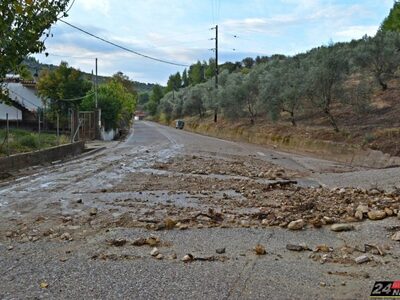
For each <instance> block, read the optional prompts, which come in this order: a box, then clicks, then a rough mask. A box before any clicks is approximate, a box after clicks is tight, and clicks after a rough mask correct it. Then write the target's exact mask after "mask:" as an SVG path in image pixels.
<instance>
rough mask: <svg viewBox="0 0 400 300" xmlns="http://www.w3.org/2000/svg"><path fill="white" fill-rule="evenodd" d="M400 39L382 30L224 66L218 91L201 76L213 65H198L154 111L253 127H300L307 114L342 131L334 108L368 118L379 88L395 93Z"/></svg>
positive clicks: (194, 66) (152, 110)
mask: <svg viewBox="0 0 400 300" xmlns="http://www.w3.org/2000/svg"><path fill="white" fill-rule="evenodd" d="M399 39H400V33H397V32H390V31H389V32H385V31H380V32H378V34H377V35H376V36H375V37H364V38H363V39H361V40H354V41H351V42H349V43H337V44H332V45H329V46H323V47H318V48H315V49H312V50H310V51H308V52H306V53H301V54H298V55H296V56H293V57H287V56H284V55H273V56H271V57H266V56H263V57H258V58H256V59H255V60H253V59H250V58H246V59H244V60H243V61H242V62H236V63H225V64H223V65H221V68H220V69H221V71H220V75H219V86H218V89H215V87H214V78H213V77H210V76H205V77H204V74H203V73H202V70H207V68H208V67H209V66H210V65H211V63H212V60H210V64H209V65H207V64H206V63H203V64H202V63H201V62H197V63H196V64H195V65H192V66H191V67H190V69H189V72H188V78H189V82H190V85H185V84H183V85H182V88H181V89H180V90H179V91H177V92H175V93H174V95H172V93H166V94H165V95H164V97H163V98H162V99H160V100H159V101H158V102H159V105H156V103H155V102H154V106H153V107H152V109H151V112H152V114H153V115H156V114H164V118H165V119H166V120H169V119H171V118H180V117H182V116H184V115H188V116H194V115H198V116H199V117H203V116H205V115H206V114H207V113H209V114H212V113H215V112H216V111H220V112H222V115H223V116H224V117H225V118H228V119H232V120H235V119H238V118H247V119H248V120H249V122H250V123H251V124H254V123H256V122H257V119H258V118H262V119H270V120H271V121H277V120H279V119H280V118H282V117H283V116H287V117H286V119H288V120H289V121H290V123H291V124H292V125H293V126H296V125H297V123H298V122H297V118H296V117H297V115H298V113H299V112H300V111H304V110H307V111H309V112H311V113H313V114H321V116H323V117H325V118H326V122H327V123H328V124H330V125H331V126H332V128H333V129H334V130H335V131H339V128H340V124H338V122H337V115H335V114H336V112H335V110H334V107H336V106H337V105H339V104H340V105H349V106H350V107H351V108H352V109H354V110H355V111H357V112H359V113H365V112H366V111H367V110H368V106H369V101H370V98H371V94H372V93H373V91H374V88H375V89H377V88H381V89H387V88H390V80H392V79H393V78H396V77H397V76H398V74H399V66H400V51H398V50H397V49H398V46H399V44H400V40H399ZM204 68H206V69H204ZM184 74H185V73H184ZM208 77H210V78H208Z"/></svg>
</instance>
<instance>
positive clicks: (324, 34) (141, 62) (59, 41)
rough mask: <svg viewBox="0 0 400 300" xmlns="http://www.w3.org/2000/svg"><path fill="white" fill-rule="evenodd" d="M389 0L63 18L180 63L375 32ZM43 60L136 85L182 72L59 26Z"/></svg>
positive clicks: (121, 1) (278, 2) (248, 3)
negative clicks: (216, 51) (216, 40)
mask: <svg viewBox="0 0 400 300" xmlns="http://www.w3.org/2000/svg"><path fill="white" fill-rule="evenodd" d="M392 6H393V0H378V1H377V0H145V1H143V0H142V1H138V0H76V1H75V3H74V5H73V6H72V8H71V10H70V11H69V13H68V17H66V18H64V20H65V21H67V22H69V23H71V24H73V25H75V26H78V27H80V28H82V29H84V30H86V31H88V32H91V33H93V34H95V35H98V36H100V37H102V38H105V39H107V40H109V41H112V42H114V43H117V44H120V45H121V46H124V47H126V48H129V49H132V50H134V51H137V52H140V53H142V54H145V55H149V56H153V57H156V58H160V59H163V60H167V61H171V62H174V63H178V64H182V65H190V64H193V63H195V62H196V61H197V60H201V61H202V60H208V59H209V58H210V57H213V56H214V52H213V51H212V50H210V49H212V48H214V40H210V39H211V38H213V37H214V35H215V31H214V30H211V29H210V28H212V27H214V26H215V24H218V27H219V61H220V63H223V62H226V61H240V60H242V59H243V58H245V57H254V58H255V57H256V56H257V55H260V56H262V55H272V54H285V55H294V54H297V53H301V52H305V51H308V50H310V49H312V48H314V47H318V46H321V45H327V44H329V43H331V42H343V41H350V40H352V39H359V38H361V37H362V36H363V35H365V34H367V35H374V34H375V33H376V31H377V29H378V27H379V25H380V24H381V22H382V21H383V19H384V18H385V17H386V16H387V15H388V14H389V11H390V8H391V7H392ZM51 33H52V37H51V38H48V39H47V40H46V43H45V44H46V47H47V50H46V52H48V53H49V56H48V57H46V56H45V55H44V54H37V55H35V57H36V58H37V59H39V61H40V62H42V63H49V64H55V65H58V64H59V63H60V62H61V61H66V62H68V63H69V65H70V66H73V67H75V68H78V69H80V70H82V71H85V72H91V71H92V70H93V69H94V65H95V58H98V71H99V74H100V75H106V76H109V75H112V74H115V73H116V72H118V71H121V72H123V73H124V74H126V75H128V76H129V77H130V78H131V79H132V80H135V81H140V82H150V83H160V84H166V82H167V80H168V77H169V75H171V74H173V73H176V72H178V71H179V72H182V71H183V70H184V68H185V67H183V66H174V65H168V64H163V63H160V62H156V61H152V60H148V59H145V58H143V57H140V56H136V55H134V54H132V53H129V52H126V51H124V50H121V49H119V48H116V47H114V46H111V45H109V44H106V43H104V42H101V41H99V40H96V39H94V38H93V37H90V36H88V35H85V34H84V33H81V32H79V31H77V30H76V29H74V28H71V27H69V26H68V25H66V24H63V23H61V22H58V23H57V24H55V25H54V26H53V27H52V29H51Z"/></svg>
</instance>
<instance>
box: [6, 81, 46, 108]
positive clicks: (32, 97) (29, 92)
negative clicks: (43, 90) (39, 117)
mask: <svg viewBox="0 0 400 300" xmlns="http://www.w3.org/2000/svg"><path fill="white" fill-rule="evenodd" d="M5 88H6V89H8V90H9V97H10V98H11V99H12V100H15V101H18V102H19V103H20V104H21V105H23V106H25V107H26V108H27V109H28V110H30V111H36V110H37V108H38V107H43V103H42V100H41V99H40V98H39V97H38V96H37V95H36V90H35V88H31V87H26V86H24V85H23V84H22V83H19V82H7V83H6V84H5Z"/></svg>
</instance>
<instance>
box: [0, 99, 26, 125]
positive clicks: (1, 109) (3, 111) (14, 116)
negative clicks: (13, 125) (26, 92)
mask: <svg viewBox="0 0 400 300" xmlns="http://www.w3.org/2000/svg"><path fill="white" fill-rule="evenodd" d="M7 113H8V120H10V121H17V120H19V121H21V120H22V112H21V111H20V110H19V109H17V108H15V107H13V106H9V105H6V104H4V103H0V120H6V115H7Z"/></svg>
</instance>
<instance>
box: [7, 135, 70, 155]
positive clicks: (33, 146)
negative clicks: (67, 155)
mask: <svg viewBox="0 0 400 300" xmlns="http://www.w3.org/2000/svg"><path fill="white" fill-rule="evenodd" d="M5 138H6V130H5V129H0V156H5V155H7V143H6V139H5ZM67 143H69V138H68V137H67V136H65V135H61V136H60V145H62V144H67ZM57 144H58V143H57V135H56V134H49V133H41V134H40V135H39V134H38V133H35V132H32V131H28V130H22V129H10V135H9V143H8V149H9V150H8V151H9V154H10V155H12V154H17V153H24V152H31V151H36V150H41V149H45V148H50V147H54V146H57Z"/></svg>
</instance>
